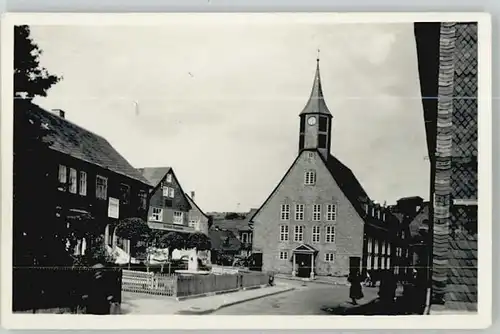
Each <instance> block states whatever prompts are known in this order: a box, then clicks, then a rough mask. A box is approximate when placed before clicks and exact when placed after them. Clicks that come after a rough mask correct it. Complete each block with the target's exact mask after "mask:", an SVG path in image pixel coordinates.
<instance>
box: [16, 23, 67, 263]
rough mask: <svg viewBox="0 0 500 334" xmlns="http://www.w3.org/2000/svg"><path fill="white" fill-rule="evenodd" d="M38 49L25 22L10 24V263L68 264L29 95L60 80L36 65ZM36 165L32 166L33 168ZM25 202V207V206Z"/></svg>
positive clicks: (44, 134) (45, 150) (42, 130)
mask: <svg viewBox="0 0 500 334" xmlns="http://www.w3.org/2000/svg"><path fill="white" fill-rule="evenodd" d="M41 53H42V50H41V49H40V48H39V47H38V45H37V44H35V43H34V41H33V40H32V39H31V37H30V29H29V27H28V26H16V27H15V28H14V96H13V98H14V145H13V151H14V161H13V162H14V164H13V169H14V175H13V186H14V189H13V190H14V191H13V193H14V194H13V218H14V229H13V230H14V231H13V232H14V235H13V260H14V265H16V266H23V265H27V266H36V265H43V266H47V265H49V266H50V265H53V266H58V265H61V266H65V265H68V264H69V263H71V262H70V261H71V256H70V254H69V252H68V251H67V249H66V245H65V242H66V237H67V229H65V224H64V222H63V221H62V219H58V218H57V217H56V212H55V208H54V202H53V201H52V200H53V198H54V195H55V194H54V192H53V191H52V189H53V188H54V184H53V179H54V177H55V176H54V175H53V171H52V170H51V164H50V163H49V161H50V159H48V158H47V157H48V156H49V147H50V145H51V142H50V141H48V140H47V138H48V136H49V135H50V132H51V131H50V129H48V128H46V127H45V126H44V124H43V123H42V122H41V121H40V119H38V118H37V117H36V111H35V110H34V109H35V107H36V106H34V105H33V104H31V100H32V99H33V97H35V96H46V95H47V90H48V89H49V88H50V87H52V86H53V85H54V84H55V83H57V82H58V81H59V80H61V78H59V77H57V76H55V75H52V74H49V73H48V71H47V69H46V68H44V67H42V66H40V61H39V60H40V55H41ZM35 166H36V168H34V167H35ZM27 205H29V207H28V208H27V207H26V206H27Z"/></svg>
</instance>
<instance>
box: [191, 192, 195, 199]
mask: <svg viewBox="0 0 500 334" xmlns="http://www.w3.org/2000/svg"><path fill="white" fill-rule="evenodd" d="M191 199H192V200H193V201H194V191H191Z"/></svg>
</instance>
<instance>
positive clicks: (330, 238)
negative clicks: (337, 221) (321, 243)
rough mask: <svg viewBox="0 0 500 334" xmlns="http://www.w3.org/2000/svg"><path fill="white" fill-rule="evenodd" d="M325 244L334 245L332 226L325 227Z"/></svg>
mask: <svg viewBox="0 0 500 334" xmlns="http://www.w3.org/2000/svg"><path fill="white" fill-rule="evenodd" d="M325 242H326V243H334V242H335V227H334V226H331V225H329V226H326V227H325Z"/></svg>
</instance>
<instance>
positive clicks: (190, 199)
mask: <svg viewBox="0 0 500 334" xmlns="http://www.w3.org/2000/svg"><path fill="white" fill-rule="evenodd" d="M184 195H185V196H186V198H187V199H188V202H189V204H191V207H194V208H196V209H198V211H200V212H201V214H202V215H203V216H205V218H208V216H207V215H206V214H205V212H203V210H202V209H200V207H199V206H198V204H196V202H195V201H194V199H192V198H191V197H190V196H189V195H188V194H186V193H184Z"/></svg>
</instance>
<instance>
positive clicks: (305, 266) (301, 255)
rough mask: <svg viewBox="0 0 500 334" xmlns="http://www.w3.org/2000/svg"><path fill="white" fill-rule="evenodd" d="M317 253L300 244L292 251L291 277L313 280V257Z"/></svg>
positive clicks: (309, 247) (310, 247)
mask: <svg viewBox="0 0 500 334" xmlns="http://www.w3.org/2000/svg"><path fill="white" fill-rule="evenodd" d="M317 254H318V251H317V250H316V249H314V248H313V247H312V246H309V245H306V244H302V245H300V246H298V247H296V248H295V249H293V250H292V263H293V265H292V275H293V276H296V277H302V278H311V279H314V268H315V257H316V255H317Z"/></svg>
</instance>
